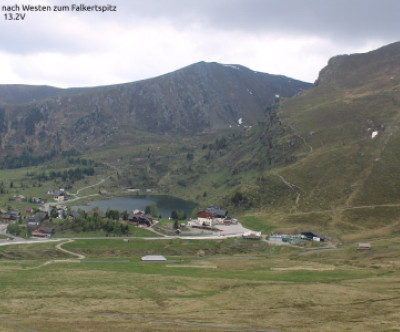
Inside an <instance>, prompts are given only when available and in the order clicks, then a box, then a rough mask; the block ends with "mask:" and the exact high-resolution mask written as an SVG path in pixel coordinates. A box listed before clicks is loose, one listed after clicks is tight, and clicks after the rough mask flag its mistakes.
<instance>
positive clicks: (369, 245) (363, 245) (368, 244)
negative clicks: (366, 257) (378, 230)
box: [357, 243, 371, 250]
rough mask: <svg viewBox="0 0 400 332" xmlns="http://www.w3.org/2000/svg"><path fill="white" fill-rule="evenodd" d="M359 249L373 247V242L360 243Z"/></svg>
mask: <svg viewBox="0 0 400 332" xmlns="http://www.w3.org/2000/svg"><path fill="white" fill-rule="evenodd" d="M357 249H359V250H368V249H371V244H370V243H359V244H358V248H357Z"/></svg>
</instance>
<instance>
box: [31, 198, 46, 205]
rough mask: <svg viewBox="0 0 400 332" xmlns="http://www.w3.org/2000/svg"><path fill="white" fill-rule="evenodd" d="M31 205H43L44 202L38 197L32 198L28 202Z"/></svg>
mask: <svg viewBox="0 0 400 332" xmlns="http://www.w3.org/2000/svg"><path fill="white" fill-rule="evenodd" d="M30 202H31V203H36V204H43V203H44V201H43V199H41V198H40V197H32V198H31V200H30Z"/></svg>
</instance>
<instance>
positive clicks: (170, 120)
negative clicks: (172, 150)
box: [0, 62, 311, 154]
mask: <svg viewBox="0 0 400 332" xmlns="http://www.w3.org/2000/svg"><path fill="white" fill-rule="evenodd" d="M310 86H311V84H309V83H304V82H300V81H296V80H293V79H291V78H288V77H284V76H274V75H269V74H265V73H260V72H254V71H252V70H250V69H248V68H245V67H243V66H239V65H222V64H218V63H205V62H200V63H197V64H194V65H190V66H188V67H185V68H183V69H180V70H177V71H175V72H172V73H169V74H165V75H162V76H160V77H156V78H153V79H148V80H143V81H139V82H133V83H126V84H119V85H112V86H103V87H95V88H85V89H67V90H61V89H54V88H46V89H36V91H37V96H35V95H34V93H33V92H34V91H35V89H34V88H25V89H24V93H19V94H18V93H17V92H15V89H14V90H12V89H10V87H8V88H9V89H8V91H11V92H12V91H14V93H11V92H9V96H12V98H11V97H9V98H8V99H7V98H6V97H7V94H5V95H3V98H2V100H3V102H4V101H7V100H9V101H12V102H13V103H14V104H16V101H17V99H18V96H19V98H20V100H21V103H24V102H26V101H27V100H34V99H36V100H37V101H32V102H30V103H25V104H23V105H10V103H9V104H3V106H0V108H1V109H0V113H1V114H0V123H1V126H0V127H1V130H0V139H1V150H2V151H3V152H6V153H7V154H8V153H13V154H15V153H17V154H18V153H20V152H21V149H23V148H26V147H29V149H30V150H31V151H33V152H34V153H38V152H39V151H40V150H47V151H48V150H49V149H56V150H65V149H68V148H71V147H76V146H78V147H84V146H85V147H88V148H94V147H99V146H102V145H104V144H106V143H107V140H108V139H109V138H110V137H112V136H114V135H115V134H116V133H118V134H121V133H122V134H123V133H124V132H130V131H132V130H143V131H148V132H152V133H157V134H164V133H169V134H174V135H188V134H193V133H200V132H205V131H214V130H218V129H220V128H224V127H229V126H235V125H237V124H238V121H239V119H240V122H241V123H242V124H244V125H252V124H254V123H257V121H260V120H261V119H262V118H263V117H264V114H265V109H266V107H267V106H268V105H269V104H270V103H271V102H272V101H273V100H274V98H275V95H280V96H282V97H291V96H293V95H295V94H297V93H299V92H300V91H303V90H305V89H307V88H309V87H310ZM1 91H5V87H3V90H2V89H0V92H1ZM39 91H40V93H39ZM28 92H29V93H28ZM0 96H1V93H0ZM45 98H46V99H45Z"/></svg>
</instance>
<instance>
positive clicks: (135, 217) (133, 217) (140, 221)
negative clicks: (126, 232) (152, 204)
mask: <svg viewBox="0 0 400 332" xmlns="http://www.w3.org/2000/svg"><path fill="white" fill-rule="evenodd" d="M128 220H129V221H130V222H131V223H133V224H136V225H137V226H146V227H150V226H151V225H152V224H153V218H152V217H151V216H150V215H148V214H144V212H142V211H134V212H132V213H131V214H130V215H129V216H128Z"/></svg>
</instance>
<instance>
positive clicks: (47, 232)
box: [32, 226, 54, 237]
mask: <svg viewBox="0 0 400 332" xmlns="http://www.w3.org/2000/svg"><path fill="white" fill-rule="evenodd" d="M53 234H54V228H51V227H46V226H41V227H39V228H38V229H35V230H34V231H33V232H32V236H33V237H51V236H52V235H53Z"/></svg>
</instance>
